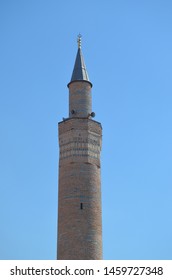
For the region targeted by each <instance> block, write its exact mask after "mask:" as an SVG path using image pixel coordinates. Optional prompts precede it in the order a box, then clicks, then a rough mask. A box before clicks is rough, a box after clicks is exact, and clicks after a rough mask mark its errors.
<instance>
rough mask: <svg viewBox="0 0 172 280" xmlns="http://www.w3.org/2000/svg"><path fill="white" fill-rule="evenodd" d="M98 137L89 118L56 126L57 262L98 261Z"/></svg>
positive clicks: (98, 128)
mask: <svg viewBox="0 0 172 280" xmlns="http://www.w3.org/2000/svg"><path fill="white" fill-rule="evenodd" d="M101 137H102V129H101V125H100V123H98V122H95V121H93V120H91V119H81V118H80V119H77V118H71V119H68V120H66V121H63V122H61V123H59V145H60V160H59V195H58V197H59V201H58V256H57V258H58V259H69V260H70V259H73V260H77V259H78V260H99V259H102V213H101V179H100V151H101Z"/></svg>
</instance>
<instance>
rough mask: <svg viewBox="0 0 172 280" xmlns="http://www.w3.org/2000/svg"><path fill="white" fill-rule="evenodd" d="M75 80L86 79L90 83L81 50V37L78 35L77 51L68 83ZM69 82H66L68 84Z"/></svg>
mask: <svg viewBox="0 0 172 280" xmlns="http://www.w3.org/2000/svg"><path fill="white" fill-rule="evenodd" d="M75 81H87V82H89V83H90V84H91V82H90V80H89V77H88V73H87V70H86V66H85V62H84V58H83V55H82V51H81V37H78V51H77V55H76V60H75V65H74V68H73V73H72V77H71V80H70V83H71V82H75ZM70 83H69V84H70ZM69 84H68V86H69ZM91 86H92V84H91Z"/></svg>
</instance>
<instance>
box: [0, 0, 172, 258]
mask: <svg viewBox="0 0 172 280" xmlns="http://www.w3.org/2000/svg"><path fill="white" fill-rule="evenodd" d="M171 14H172V2H171V1H170V0H156V1H155V0H149V1H148V0H144V1H137V0H128V1H127V0H126V1H124V0H120V1H115V0H106V1H105V0H104V1H103V0H102V1H101V0H99V1H98V0H87V1H86V2H82V1H78V0H73V1H70V0H68V1H67V0H63V1H58V0H49V1H45V0H30V1H22V0H16V1H12V0H11V1H10V0H6V1H5V0H4V1H3V0H1V1H0V38H1V44H0V61H1V62H0V171H1V176H0V223H1V227H0V259H55V258H56V238H57V237H56V235H57V182H58V134H57V124H58V122H59V121H61V120H62V118H63V117H66V116H68V88H67V83H68V82H69V81H70V78H71V74H72V70H73V66H74V61H75V56H76V52H77V43H76V38H77V35H78V33H81V34H82V51H83V54H84V59H85V63H86V65H87V70H88V73H89V77H90V80H91V82H92V83H93V89H92V94H93V111H94V112H95V113H96V120H97V121H100V122H101V123H102V126H103V149H102V157H101V159H102V209H103V248H104V259H172V242H171V237H172V144H171V143H172V129H171V128H172V124H171V123H172V122H171V120H172V110H171V104H172V51H171V50H172V17H171Z"/></svg>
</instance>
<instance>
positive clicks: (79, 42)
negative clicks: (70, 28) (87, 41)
mask: <svg viewBox="0 0 172 280" xmlns="http://www.w3.org/2000/svg"><path fill="white" fill-rule="evenodd" d="M81 37H82V35H81V34H79V35H78V40H77V42H78V48H79V49H80V48H81Z"/></svg>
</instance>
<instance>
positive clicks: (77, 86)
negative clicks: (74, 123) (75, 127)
mask: <svg viewBox="0 0 172 280" xmlns="http://www.w3.org/2000/svg"><path fill="white" fill-rule="evenodd" d="M91 104H92V96H91V85H90V83H88V82H83V81H81V82H79V81H77V82H73V83H71V84H70V85H69V117H88V114H91V112H92V106H91ZM72 110H74V111H75V114H72V113H71V112H72Z"/></svg>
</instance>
